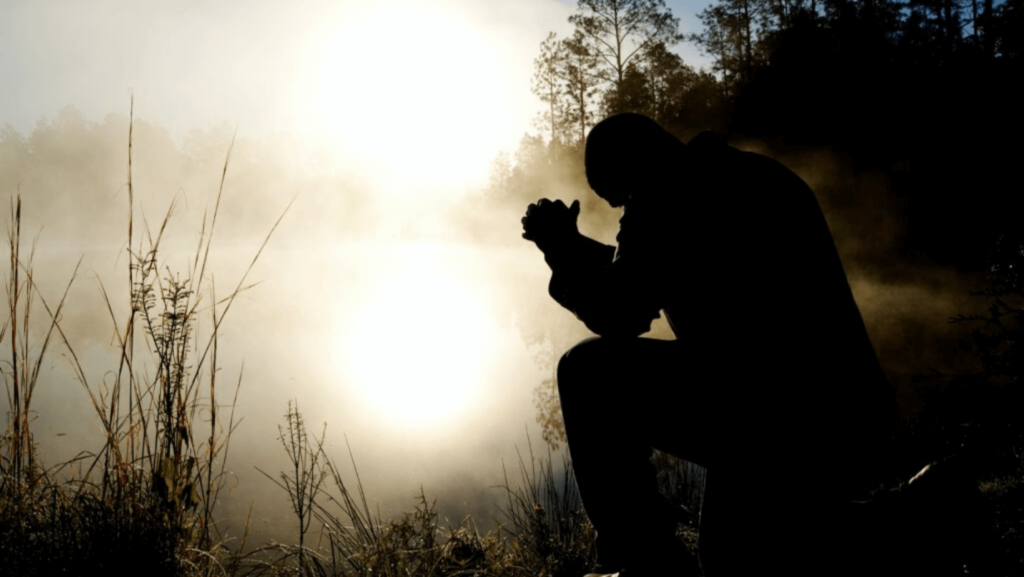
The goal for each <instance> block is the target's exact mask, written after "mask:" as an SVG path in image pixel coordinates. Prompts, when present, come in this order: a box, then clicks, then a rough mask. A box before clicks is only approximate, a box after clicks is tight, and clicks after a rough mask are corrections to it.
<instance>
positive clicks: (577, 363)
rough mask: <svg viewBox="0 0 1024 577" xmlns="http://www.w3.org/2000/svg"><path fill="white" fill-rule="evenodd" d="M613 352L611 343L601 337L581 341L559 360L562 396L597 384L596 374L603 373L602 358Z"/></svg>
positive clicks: (605, 358) (606, 357) (559, 388)
mask: <svg viewBox="0 0 1024 577" xmlns="http://www.w3.org/2000/svg"><path fill="white" fill-rule="evenodd" d="M610 354H612V347H611V343H610V342H609V341H608V340H607V339H602V338H601V337H591V338H589V339H586V340H583V341H580V342H579V343H577V344H576V346H574V347H572V348H571V349H569V350H568V351H567V352H566V353H565V354H564V355H562V358H561V360H559V361H558V391H559V393H560V394H561V395H562V396H565V395H566V394H570V395H571V394H573V392H574V391H576V390H579V389H581V388H589V387H593V386H595V383H593V382H592V381H593V380H594V377H595V375H598V374H600V373H601V367H602V365H603V364H605V363H602V360H607V359H608V358H609V355H610Z"/></svg>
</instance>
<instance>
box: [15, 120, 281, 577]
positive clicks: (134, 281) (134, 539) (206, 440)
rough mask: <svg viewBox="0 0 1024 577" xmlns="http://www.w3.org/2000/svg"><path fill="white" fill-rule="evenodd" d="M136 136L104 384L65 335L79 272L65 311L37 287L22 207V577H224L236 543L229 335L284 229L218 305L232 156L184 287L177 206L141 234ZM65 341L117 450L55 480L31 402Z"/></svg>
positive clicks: (18, 262) (18, 275)
mask: <svg viewBox="0 0 1024 577" xmlns="http://www.w3.org/2000/svg"><path fill="white" fill-rule="evenodd" d="M132 125H133V122H132V121H131V120H130V122H129V132H128V171H127V172H128V174H127V191H128V205H129V206H128V217H127V235H128V239H127V246H128V258H127V273H128V274H127V284H128V295H129V296H128V303H127V307H126V309H122V311H121V312H120V313H118V311H117V307H115V304H114V302H112V300H111V298H110V297H109V295H108V293H107V291H106V288H105V287H104V286H103V285H102V283H101V285H100V289H101V292H102V296H103V301H104V303H105V305H106V309H107V312H108V314H109V318H110V320H111V322H112V323H113V325H114V334H115V335H116V345H117V354H118V359H119V360H118V364H117V367H116V370H114V371H108V372H107V373H106V374H105V375H104V376H103V377H101V378H99V379H92V378H91V377H90V375H89V374H88V373H87V371H86V370H85V368H84V367H83V366H82V364H81V362H80V361H79V359H78V356H77V355H76V353H75V348H74V346H73V344H72V343H71V342H70V341H69V339H68V337H67V334H66V333H65V331H64V329H63V327H62V326H61V323H60V318H61V310H62V308H63V307H64V304H65V298H66V296H67V293H68V289H69V288H70V286H71V284H72V282H73V281H74V277H75V273H77V268H76V269H75V273H73V274H72V280H71V281H69V283H68V287H67V288H66V289H65V291H64V294H63V296H62V297H61V299H60V301H59V302H58V303H57V304H56V306H54V307H51V306H50V305H49V304H48V303H47V302H46V300H45V299H44V298H43V297H42V295H41V294H40V293H39V291H38V290H37V287H36V285H35V283H34V281H33V275H32V266H31V253H30V256H29V258H25V257H24V256H23V249H22V246H21V200H20V198H18V199H17V200H16V201H15V202H14V203H13V206H12V211H11V212H12V218H11V223H10V231H9V236H8V243H9V245H10V267H9V274H8V281H7V283H6V284H7V303H8V306H7V307H6V312H7V313H8V317H7V319H6V320H5V321H4V323H3V325H2V328H0V337H2V338H0V342H2V343H3V345H4V349H3V350H9V351H10V355H11V356H10V358H9V359H3V360H2V367H3V370H2V374H3V379H4V384H5V387H6V391H7V397H8V405H9V412H8V415H7V427H6V430H5V433H4V436H3V437H2V438H0V454H2V455H3V458H2V459H0V557H2V558H3V559H4V567H3V569H4V571H6V572H10V573H11V574H19V575H34V574H38V575H50V574H58V573H62V572H67V571H70V572H72V573H75V572H79V571H81V570H82V569H83V567H89V568H94V569H98V570H100V571H102V570H103V569H108V570H117V571H121V570H124V571H126V572H125V573H124V574H128V573H127V572H131V573H133V574H134V573H141V572H145V573H146V574H153V575H210V574H222V573H223V572H224V568H223V567H222V565H221V564H220V561H221V560H222V559H223V558H224V557H225V555H226V553H225V552H226V551H227V549H226V546H227V543H228V537H227V536H225V535H222V534H221V533H220V532H219V531H218V529H217V526H216V523H215V517H214V515H215V509H216V503H217V500H218V496H219V491H220V488H221V486H222V481H223V479H224V476H225V468H224V467H225V463H226V459H227V455H228V449H229V446H230V438H231V433H232V431H234V429H235V427H236V426H237V424H238V420H237V419H236V416H235V413H234V407H235V402H236V400H237V395H238V391H239V387H240V384H241V376H239V379H238V381H237V382H235V383H234V385H233V387H224V386H223V384H222V383H218V382H217V352H218V333H219V330H220V327H221V323H223V322H224V319H225V317H226V315H227V313H228V311H229V310H230V308H231V305H232V303H233V302H234V299H235V298H236V297H237V296H238V295H239V294H240V293H241V292H242V291H244V290H245V289H246V288H247V286H246V285H245V279H246V277H247V276H248V274H249V272H250V271H251V270H252V267H253V265H254V264H255V262H256V261H257V259H258V258H259V255H260V254H261V253H262V251H263V248H264V247H265V246H266V242H267V240H269V238H270V234H272V233H273V231H274V229H276V227H277V224H278V223H280V219H279V220H278V223H275V224H274V226H273V227H272V228H271V230H270V233H268V235H267V238H266V239H265V240H264V243H263V245H262V246H261V247H260V248H259V250H257V251H256V254H255V256H254V257H253V259H252V261H251V262H250V263H249V266H248V268H247V269H246V271H245V273H244V274H243V275H242V278H241V280H240V281H239V282H238V284H237V285H236V286H235V287H234V289H233V290H232V291H231V292H230V293H228V295H227V296H226V297H224V298H222V299H220V300H218V299H217V298H216V295H215V292H214V287H213V283H212V280H211V279H210V278H208V274H207V263H208V261H209V255H210V249H211V246H212V238H213V232H214V228H215V225H216V222H217V214H218V209H219V206H220V202H221V198H222V195H223V191H224V181H225V178H226V175H227V169H228V164H229V160H230V149H229V151H228V155H227V157H226V158H225V161H224V166H223V170H222V173H221V180H220V185H219V187H218V191H217V195H216V199H215V204H214V207H213V211H212V213H210V214H208V215H206V216H204V218H203V225H202V230H201V231H200V233H199V242H198V244H197V247H196V251H195V254H194V257H193V258H192V259H191V266H190V267H189V269H188V270H187V271H185V275H184V276H182V275H181V274H178V273H173V272H172V271H171V270H170V268H169V267H168V266H167V265H166V264H165V262H164V261H165V259H164V252H163V251H162V247H161V240H162V239H163V238H164V234H165V232H166V230H167V228H168V225H169V223H170V220H171V217H172V215H173V213H174V204H173V203H172V204H171V206H170V207H169V209H168V210H167V212H166V214H165V216H164V218H163V220H162V221H161V222H160V224H159V227H158V228H157V230H156V231H153V230H150V228H149V227H148V225H146V226H144V227H142V232H141V234H140V233H138V232H137V230H136V229H137V228H139V227H137V226H136V222H135V213H136V208H135V191H134V186H133V182H132V173H131V171H132V152H133V143H132V128H131V127H132ZM282 217H283V214H282ZM33 252H34V251H33ZM38 305H42V308H43V311H44V313H45V320H46V322H47V324H46V326H47V328H46V330H45V332H44V334H43V336H42V341H41V344H37V343H35V342H34V341H33V339H34V338H37V337H36V336H35V335H33V334H30V330H31V327H33V326H34V325H36V324H37V321H36V318H35V317H36V316H37V313H38V310H37V309H36V307H37V306H38ZM140 329H141V330H140ZM54 340H58V341H59V343H60V344H61V345H63V347H64V350H65V352H66V356H67V357H68V358H69V359H70V364H71V368H72V370H73V371H74V374H75V376H76V378H77V380H78V381H79V383H80V384H81V387H82V390H83V391H84V392H85V395H86V398H87V399H88V403H89V405H90V406H91V408H92V409H93V411H94V413H95V414H96V416H97V417H98V419H99V422H100V423H101V426H102V433H103V436H104V442H103V444H102V446H101V447H99V448H98V449H97V450H95V451H91V452H83V453H80V454H79V455H78V456H77V457H75V458H74V459H72V460H71V461H69V462H66V463H61V464H59V465H57V466H55V467H52V468H50V469H46V468H44V467H43V466H42V465H41V464H40V461H39V459H38V458H37V456H36V446H35V444H34V442H33V439H32V434H31V430H30V424H31V421H32V416H33V413H32V410H31V402H32V395H33V392H34V391H35V389H36V387H37V385H38V383H39V377H40V370H41V367H42V365H43V360H44V358H45V357H46V355H47V354H48V353H49V352H50V349H51V348H52V347H51V346H50V345H51V343H52V342H53V341H54ZM225 388H226V389H227V391H226V394H225V391H224V389H225ZM232 389H233V390H232ZM225 401H226V402H225ZM225 413H226V414H225ZM243 540H244V536H243ZM101 574H102V573H101ZM117 574H120V573H117Z"/></svg>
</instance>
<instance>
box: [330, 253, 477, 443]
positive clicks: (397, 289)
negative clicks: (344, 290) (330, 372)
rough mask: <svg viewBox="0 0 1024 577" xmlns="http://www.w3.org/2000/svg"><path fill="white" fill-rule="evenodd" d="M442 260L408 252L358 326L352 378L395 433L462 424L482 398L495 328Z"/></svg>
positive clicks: (376, 293)
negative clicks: (487, 348) (488, 348)
mask: <svg viewBox="0 0 1024 577" xmlns="http://www.w3.org/2000/svg"><path fill="white" fill-rule="evenodd" d="M440 260H441V259H440V253H439V252H438V250H437V249H436V248H435V247H431V246H430V245H412V246H410V247H408V248H407V250H405V251H403V254H402V256H401V257H400V262H399V263H398V266H397V267H396V271H395V273H394V274H393V275H391V276H390V277H388V278H386V279H385V280H384V281H383V282H382V283H381V284H380V285H379V286H378V287H377V290H375V291H374V297H373V299H372V300H371V302H368V303H366V305H365V306H364V307H362V311H361V314H360V316H359V317H358V319H357V320H356V322H355V327H354V329H355V330H354V332H353V333H352V334H353V335H354V337H353V340H352V342H351V345H350V347H349V355H348V361H347V364H348V367H347V370H346V372H347V373H348V375H349V378H350V379H351V380H352V382H351V384H352V385H354V389H355V390H356V392H357V394H358V395H359V396H360V397H362V399H363V402H365V403H366V405H367V407H368V408H369V409H370V410H373V411H374V412H375V413H376V414H377V416H378V418H379V419H380V420H381V421H383V422H386V423H388V424H389V425H391V426H393V427H406V428H408V427H412V428H427V427H433V426H436V425H437V424H438V423H439V422H443V421H444V420H448V419H452V418H457V416H458V415H459V414H460V413H463V412H464V411H466V410H467V409H470V408H471V407H472V405H473V404H474V401H475V400H476V398H477V395H478V392H479V385H480V379H481V375H482V368H483V361H482V359H483V358H484V353H485V350H484V347H485V343H486V341H487V340H488V338H489V334H490V331H493V328H492V327H490V326H488V321H487V316H486V314H485V310H484V302H483V300H482V299H481V296H480V295H479V294H478V293H477V292H475V291H474V290H473V289H472V288H471V287H470V286H468V285H467V284H466V283H465V282H463V280H461V279H460V278H459V277H458V276H457V275H456V274H455V272H454V271H452V270H447V269H446V268H444V267H442V266H440V264H439V262H440Z"/></svg>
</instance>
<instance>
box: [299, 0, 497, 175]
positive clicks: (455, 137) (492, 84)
mask: <svg viewBox="0 0 1024 577" xmlns="http://www.w3.org/2000/svg"><path fill="white" fill-rule="evenodd" d="M321 57H322V62H321V64H320V72H319V75H320V83H319V97H320V103H321V104H320V110H319V111H317V115H318V118H321V119H323V121H324V123H325V124H326V128H328V129H329V130H330V131H332V132H333V133H334V134H335V135H336V138H337V139H339V140H340V141H341V143H342V145H343V147H345V148H347V149H349V150H354V151H357V152H358V153H359V154H361V155H366V156H368V157H369V160H371V161H373V162H374V163H379V164H381V165H383V167H384V168H385V169H386V170H387V171H388V172H389V173H390V176H392V177H393V178H395V179H398V180H403V179H404V180H419V181H422V180H435V181H437V180H441V181H455V180H461V181H465V180H467V179H473V178H482V177H483V175H485V174H486V171H487V167H488V161H489V160H490V159H491V157H493V155H494V152H495V150H497V147H498V146H499V142H500V139H501V138H502V136H501V135H502V134H503V133H504V130H505V127H504V125H503V123H506V122H508V120H507V118H506V117H507V115H506V114H503V113H502V110H503V108H504V107H505V102H506V92H507V91H506V90H505V87H504V80H503V77H502V74H501V70H500V63H499V58H498V55H497V51H496V50H494V49H493V48H492V47H491V46H489V45H488V43H487V40H486V39H485V38H483V37H482V36H481V35H479V34H478V33H476V32H475V31H474V29H473V28H472V27H471V26H470V25H469V24H467V23H465V22H463V21H461V20H460V19H459V18H458V16H457V15H449V14H445V13H443V12H441V11H440V9H430V8H426V7H423V6H417V5H412V4H411V3H405V4H399V5H396V4H395V3H386V4H383V5H381V6H380V7H375V8H372V9H370V11H369V12H366V13H364V14H362V15H360V16H356V17H354V18H352V19H350V20H349V21H347V22H346V23H345V24H344V25H343V26H342V28H341V29H340V30H338V31H337V33H336V34H335V36H334V37H333V39H332V40H331V42H330V43H329V45H328V46H327V47H326V48H325V49H324V50H323V52H322V54H321Z"/></svg>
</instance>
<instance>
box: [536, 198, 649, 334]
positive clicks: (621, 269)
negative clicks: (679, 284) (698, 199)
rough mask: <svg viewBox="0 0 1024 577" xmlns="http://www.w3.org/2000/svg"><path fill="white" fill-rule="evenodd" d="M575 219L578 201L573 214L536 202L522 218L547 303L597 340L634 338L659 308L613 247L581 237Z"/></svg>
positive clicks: (646, 327)
mask: <svg viewBox="0 0 1024 577" xmlns="http://www.w3.org/2000/svg"><path fill="white" fill-rule="evenodd" d="M578 214H579V202H578V201H577V202H574V203H573V205H572V208H567V207H565V204H564V203H562V202H561V201H555V202H551V201H546V202H545V201H540V202H538V203H537V204H535V205H531V206H530V209H529V210H528V211H527V216H526V217H524V218H523V229H524V233H523V237H524V238H527V239H528V240H533V241H534V242H535V243H536V244H537V246H538V248H540V249H541V251H543V252H544V260H545V261H546V262H547V263H548V266H549V267H550V268H551V272H552V275H551V282H550V283H549V285H548V292H549V293H550V294H551V297H552V298H554V299H555V301H556V302H558V303H559V304H560V305H562V306H563V307H565V308H566V309H568V310H570V311H572V312H573V313H574V314H575V315H576V317H577V318H579V319H580V320H581V321H583V323H584V324H585V325H586V326H587V328H589V329H590V330H591V331H593V332H594V333H596V334H599V335H601V336H605V337H611V336H615V337H636V336H639V335H641V334H643V333H645V332H647V331H649V330H650V327H651V321H653V320H654V319H656V318H658V317H659V316H660V306H659V305H658V304H657V302H656V300H655V299H653V298H651V297H652V295H651V294H650V293H649V292H648V291H643V290H641V287H642V286H643V284H644V281H645V280H647V279H645V278H644V277H643V276H642V275H638V274H636V273H637V272H639V271H634V270H630V269H631V268H633V267H630V266H629V263H627V262H624V261H621V260H618V259H616V256H615V253H616V249H615V248H614V247H611V246H608V245H605V244H602V243H600V242H598V241H596V240H593V239H591V238H588V237H586V236H583V235H582V234H580V233H579V232H578V231H577V230H576V223H575V218H576V215H578ZM548 227H550V228H551V229H553V230H549V229H548ZM556 231H557V232H556Z"/></svg>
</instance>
